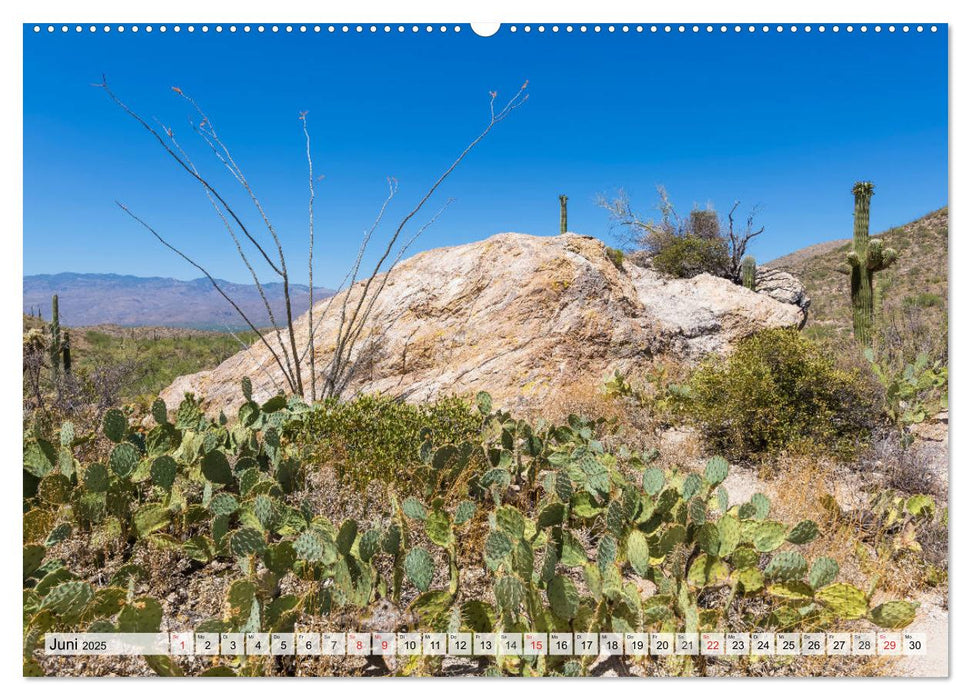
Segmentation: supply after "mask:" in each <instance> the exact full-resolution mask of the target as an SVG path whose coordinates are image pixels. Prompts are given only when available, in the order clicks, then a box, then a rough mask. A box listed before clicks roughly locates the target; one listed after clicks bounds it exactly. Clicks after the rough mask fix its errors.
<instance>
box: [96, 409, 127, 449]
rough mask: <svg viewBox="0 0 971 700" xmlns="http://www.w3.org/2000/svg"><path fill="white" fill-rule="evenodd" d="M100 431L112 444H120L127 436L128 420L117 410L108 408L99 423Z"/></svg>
mask: <svg viewBox="0 0 971 700" xmlns="http://www.w3.org/2000/svg"><path fill="white" fill-rule="evenodd" d="M101 430H102V432H104V434H105V437H106V438H108V439H109V440H111V441H112V442H121V441H122V440H124V439H125V436H126V435H127V434H128V418H126V417H125V414H124V413H122V412H121V411H119V410H118V409H117V408H110V409H108V410H107V411H106V412H105V415H104V418H103V419H102V421H101Z"/></svg>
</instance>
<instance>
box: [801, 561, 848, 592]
mask: <svg viewBox="0 0 971 700" xmlns="http://www.w3.org/2000/svg"><path fill="white" fill-rule="evenodd" d="M839 570H840V566H839V564H837V563H836V560H835V559H831V558H830V557H820V558H819V559H817V560H816V561H814V562H813V565H812V568H810V569H809V585H810V586H812V587H813V588H814V589H816V590H818V589H820V588H822V587H823V586H828V585H829V584H831V583H832V582H833V581H834V580H835V579H836V575H837V574H838V573H839Z"/></svg>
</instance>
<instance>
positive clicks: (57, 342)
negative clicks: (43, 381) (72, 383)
mask: <svg viewBox="0 0 971 700" xmlns="http://www.w3.org/2000/svg"><path fill="white" fill-rule="evenodd" d="M50 329H51V348H50V350H51V375H52V376H53V378H54V383H55V384H56V383H57V379H58V376H59V375H60V371H61V323H60V316H59V314H58V309H57V295H56V294H55V295H54V296H53V297H51V325H50Z"/></svg>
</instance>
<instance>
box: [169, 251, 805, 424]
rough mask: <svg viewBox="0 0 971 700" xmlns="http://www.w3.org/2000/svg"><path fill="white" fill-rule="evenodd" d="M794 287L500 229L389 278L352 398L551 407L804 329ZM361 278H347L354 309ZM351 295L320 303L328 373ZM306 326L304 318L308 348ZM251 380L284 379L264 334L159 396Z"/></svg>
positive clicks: (276, 382) (299, 328)
mask: <svg viewBox="0 0 971 700" xmlns="http://www.w3.org/2000/svg"><path fill="white" fill-rule="evenodd" d="M784 286H785V287H786V289H787V290H788V291H786V292H785V293H783V292H780V291H779V289H778V286H777V285H776V286H772V289H773V290H774V291H770V292H769V293H766V294H762V293H757V292H752V291H750V290H748V289H745V288H743V287H740V286H737V285H734V284H732V283H731V282H729V281H727V280H724V279H719V278H716V277H712V276H710V275H700V276H698V277H695V278H693V279H687V280H679V279H668V278H664V277H662V276H660V275H658V274H657V273H655V272H653V271H652V270H650V269H648V268H644V267H639V266H636V265H633V264H631V263H630V262H626V263H624V264H623V265H622V266H621V268H618V267H617V266H615V265H614V263H613V262H611V260H610V259H609V258H608V256H607V252H606V249H605V247H604V244H603V243H601V242H600V241H598V240H596V239H594V238H590V237H586V236H580V235H576V234H570V233H568V234H563V235H560V236H556V237H539V236H529V235H525V234H519V233H503V234H499V235H496V236H493V237H491V238H489V239H487V240H484V241H481V242H477V243H471V244H468V245H462V246H457V247H454V248H441V249H437V250H430V251H427V252H424V253H420V254H418V255H415V256H414V257H412V258H410V259H408V260H406V261H403V262H401V263H400V264H399V265H398V266H397V267H395V268H394V270H393V271H392V272H391V273H390V275H389V276H388V277H387V280H386V284H385V286H384V289H383V292H382V294H381V295H380V297H379V298H378V300H377V302H376V303H375V305H374V309H373V312H372V314H371V316H370V318H369V323H368V326H367V328H366V329H365V332H364V333H363V334H362V336H361V341H360V342H359V343H358V344H357V345H356V351H355V353H354V355H353V357H352V360H353V361H355V363H356V364H355V371H354V374H353V376H352V377H351V378H350V381H349V382H348V383H347V387H346V389H345V391H344V392H343V394H344V395H345V396H351V395H354V394H358V393H361V392H388V393H390V394H392V395H395V396H400V397H402V398H404V399H406V400H412V401H420V400H425V399H431V398H434V397H436V396H440V395H444V394H448V393H465V392H472V391H477V390H480V389H484V390H486V391H489V392H490V393H492V395H493V396H494V397H495V398H496V399H497V400H498V402H499V403H500V404H501V405H503V406H505V407H507V408H541V407H543V406H544V404H545V403H546V402H549V401H552V400H553V399H554V397H555V396H556V393H557V389H559V388H562V387H569V386H571V385H573V384H575V383H577V382H579V381H589V380H590V378H591V377H592V378H594V379H595V380H599V379H600V378H601V377H603V376H604V375H605V374H606V373H608V372H612V371H613V370H614V369H621V370H623V371H631V370H634V369H636V368H637V367H638V366H643V365H645V364H646V363H647V362H649V361H650V360H651V358H653V357H655V356H657V355H660V354H671V355H674V356H676V357H678V358H681V359H684V360H688V361H695V360H697V359H699V358H701V357H703V356H704V355H706V354H708V353H712V352H715V353H724V352H726V351H727V350H729V349H730V348H731V347H732V345H733V344H734V343H735V342H736V341H738V340H739V339H741V338H743V337H745V336H748V335H750V334H751V333H754V332H755V331H757V330H759V329H762V328H769V327H782V326H800V325H802V324H803V323H804V322H805V317H806V305H807V303H808V300H806V299H805V294H804V292H803V291H802V288H801V286H800V285H799V284H798V281H797V280H795V278H790V279H788V280H787V281H786V285H784ZM362 288H363V283H358V284H356V285H355V286H354V287H352V288H351V290H350V292H349V294H350V299H349V301H350V304H349V308H353V306H354V304H355V303H356V301H357V300H358V299H359V298H360V294H361V293H362ZM372 289H373V287H372ZM346 294H348V293H347V292H342V293H341V294H338V295H337V296H336V297H334V298H333V299H332V300H326V301H322V302H321V303H320V304H318V305H317V306H316V307H315V316H316V318H315V325H316V326H317V331H316V334H315V335H316V343H317V348H318V351H317V352H318V358H319V359H318V373H319V372H320V371H321V366H320V365H322V364H323V363H324V362H326V361H327V360H328V359H329V358H330V356H331V354H332V352H333V349H334V343H335V337H336V333H337V327H338V323H339V318H340V315H341V309H342V307H343V305H344V299H345V295H346ZM790 299H791V303H789V302H790ZM307 334H308V322H307V316H306V315H304V316H302V317H301V318H300V319H299V320H298V321H297V323H296V335H297V344H298V347H304V346H305V345H306V343H307V340H308V335H307ZM244 376H248V377H250V379H251V380H252V382H253V395H254V399H256V400H262V399H266V398H269V397H270V396H272V395H274V394H275V393H277V392H278V391H279V390H280V389H281V388H282V387H283V385H284V382H283V375H282V373H281V371H280V369H279V368H278V367H277V366H276V365H275V363H274V361H273V359H272V356H271V354H270V353H269V351H268V350H267V349H266V348H265V346H263V345H262V344H260V343H257V344H256V345H253V346H252V347H251V348H249V349H247V350H244V351H242V352H240V353H238V354H236V355H234V356H233V357H231V358H229V359H227V360H226V361H225V362H223V363H222V364H221V365H219V366H218V367H216V368H215V369H213V370H210V371H206V372H200V373H197V374H193V375H189V376H185V377H179V378H178V379H177V380H176V381H175V382H174V383H173V384H172V385H171V386H170V387H168V388H167V389H166V390H165V391H164V392H163V394H162V397H163V398H164V399H165V401H166V402H167V403H168V405H169V406H170V407H171V406H174V405H175V404H177V403H178V402H179V401H180V400H181V398H182V396H183V393H184V392H187V391H191V392H194V393H195V394H196V395H197V396H200V397H203V398H204V401H205V405H206V406H207V408H208V409H209V410H211V411H213V412H218V411H219V410H220V409H222V410H226V412H227V414H230V411H234V410H235V407H236V406H238V405H239V404H240V403H241V401H242V397H241V394H240V390H239V382H240V379H241V378H242V377H244ZM318 385H319V384H318Z"/></svg>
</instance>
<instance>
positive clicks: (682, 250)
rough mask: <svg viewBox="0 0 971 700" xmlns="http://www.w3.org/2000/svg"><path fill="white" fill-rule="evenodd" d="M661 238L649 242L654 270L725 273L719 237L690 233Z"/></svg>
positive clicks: (690, 274)
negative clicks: (652, 254) (651, 244)
mask: <svg viewBox="0 0 971 700" xmlns="http://www.w3.org/2000/svg"><path fill="white" fill-rule="evenodd" d="M661 238H663V240H658V241H656V242H655V243H654V244H653V246H652V248H653V253H654V257H653V258H652V260H653V264H654V269H655V270H657V271H658V272H661V273H663V274H666V275H671V276H672V277H694V276H695V275H700V274H701V273H703V272H707V273H709V274H712V275H716V276H718V277H724V276H726V274H727V270H728V264H729V256H728V246H726V245H725V241H724V240H723V239H721V238H707V237H705V236H696V235H693V234H685V235H680V236H677V235H672V236H664V237H661Z"/></svg>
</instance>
